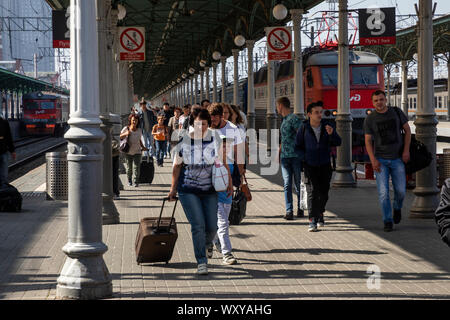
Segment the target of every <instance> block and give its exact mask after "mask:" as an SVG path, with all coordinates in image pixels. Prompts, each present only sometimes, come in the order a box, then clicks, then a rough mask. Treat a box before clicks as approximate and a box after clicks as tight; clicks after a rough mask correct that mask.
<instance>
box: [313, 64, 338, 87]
mask: <svg viewBox="0 0 450 320" xmlns="http://www.w3.org/2000/svg"><path fill="white" fill-rule="evenodd" d="M321 71H322V85H324V86H333V87H337V76H338V74H337V68H322V69H321ZM308 86H309V84H308Z"/></svg>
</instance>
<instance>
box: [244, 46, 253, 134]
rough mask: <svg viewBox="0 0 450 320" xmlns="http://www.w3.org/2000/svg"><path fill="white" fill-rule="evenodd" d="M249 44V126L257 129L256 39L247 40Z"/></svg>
mask: <svg viewBox="0 0 450 320" xmlns="http://www.w3.org/2000/svg"><path fill="white" fill-rule="evenodd" d="M245 43H246V44H247V60H248V62H247V66H248V70H247V75H248V76H247V128H251V129H255V88H254V83H255V82H254V76H253V48H254V46H255V40H246V41H245Z"/></svg>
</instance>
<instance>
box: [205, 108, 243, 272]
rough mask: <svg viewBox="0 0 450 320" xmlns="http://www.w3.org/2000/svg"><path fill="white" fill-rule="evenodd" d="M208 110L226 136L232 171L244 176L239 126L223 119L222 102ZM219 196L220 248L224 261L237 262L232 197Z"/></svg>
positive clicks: (212, 125)
mask: <svg viewBox="0 0 450 320" xmlns="http://www.w3.org/2000/svg"><path fill="white" fill-rule="evenodd" d="M208 111H209V113H210V115H211V127H212V128H213V129H216V130H217V131H219V133H220V135H221V136H225V137H226V148H227V162H228V166H229V168H230V172H233V170H239V173H240V175H241V177H242V175H243V174H244V156H245V148H244V143H243V141H242V136H241V134H240V132H239V130H238V128H237V127H236V126H235V125H234V124H233V123H231V122H229V121H226V120H224V119H223V107H222V105H221V104H220V103H213V104H211V105H210V106H208ZM235 163H237V167H235V166H234V164H235ZM218 196H219V199H218V200H219V201H218V206H217V207H218V210H217V227H218V230H217V238H218V241H219V243H220V250H221V252H222V254H223V263H224V264H228V265H231V264H236V263H237V260H236V259H235V258H234V257H233V255H232V253H231V251H232V246H231V242H230V237H229V230H228V229H229V222H228V217H229V215H230V210H231V204H232V197H231V196H229V197H228V196H227V193H226V192H218ZM216 243H217V242H216ZM207 250H208V255H209V256H210V257H212V247H210V248H208V249H207Z"/></svg>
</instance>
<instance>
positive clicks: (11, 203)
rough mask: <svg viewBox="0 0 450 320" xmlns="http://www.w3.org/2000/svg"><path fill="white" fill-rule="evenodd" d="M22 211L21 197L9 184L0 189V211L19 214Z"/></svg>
mask: <svg viewBox="0 0 450 320" xmlns="http://www.w3.org/2000/svg"><path fill="white" fill-rule="evenodd" d="M20 210H22V195H21V194H20V192H19V191H18V190H17V189H16V188H15V187H14V186H12V185H10V184H9V183H8V184H6V185H5V186H4V187H2V188H0V211H6V212H19V211H20Z"/></svg>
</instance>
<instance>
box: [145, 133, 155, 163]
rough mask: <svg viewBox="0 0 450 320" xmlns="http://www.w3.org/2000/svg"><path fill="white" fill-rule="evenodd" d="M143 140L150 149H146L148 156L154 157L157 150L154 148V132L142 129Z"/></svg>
mask: <svg viewBox="0 0 450 320" xmlns="http://www.w3.org/2000/svg"><path fill="white" fill-rule="evenodd" d="M142 140H143V141H144V146H145V147H146V148H147V149H148V151H145V153H146V154H147V156H151V157H153V156H154V155H155V152H154V150H153V135H152V133H151V132H147V131H145V130H142Z"/></svg>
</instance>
